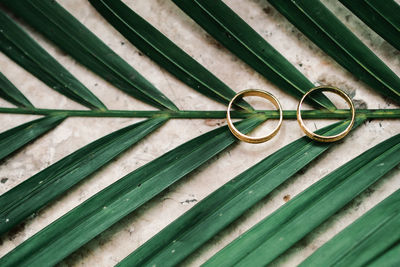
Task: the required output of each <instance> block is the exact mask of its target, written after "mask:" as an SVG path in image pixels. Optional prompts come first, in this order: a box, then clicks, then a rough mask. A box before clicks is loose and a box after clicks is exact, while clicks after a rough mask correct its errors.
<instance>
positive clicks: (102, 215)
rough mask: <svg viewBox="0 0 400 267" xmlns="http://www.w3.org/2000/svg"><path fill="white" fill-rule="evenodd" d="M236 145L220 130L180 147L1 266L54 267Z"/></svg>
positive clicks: (248, 123)
mask: <svg viewBox="0 0 400 267" xmlns="http://www.w3.org/2000/svg"><path fill="white" fill-rule="evenodd" d="M264 120H265V118H264V117H262V116H255V117H253V118H249V119H247V120H244V121H242V122H240V123H239V124H237V128H238V129H239V130H241V131H242V132H248V131H250V130H251V129H253V128H255V127H256V126H257V125H259V124H260V123H261V122H262V121H264ZM235 141H236V138H235V137H234V136H232V134H231V133H230V131H229V129H228V128H227V126H224V127H221V128H218V129H216V130H213V131H211V132H208V133H206V134H203V135H201V136H199V137H197V138H195V139H192V140H190V141H188V142H186V143H184V144H183V145H180V146H179V147H177V148H175V149H173V150H171V151H170V152H167V153H166V154H164V155H162V156H161V157H159V158H157V159H155V160H153V161H151V162H150V163H148V164H146V165H145V166H143V167H141V168H139V169H137V170H135V171H133V172H132V173H130V174H128V175H126V176H125V177H123V178H121V179H119V180H118V181H117V182H115V183H114V184H112V185H111V186H109V187H107V188H105V189H103V190H102V191H100V192H99V193H97V194H96V195H94V196H93V197H91V198H90V199H88V200H87V201H85V202H84V203H83V204H81V205H79V206H78V207H76V208H75V209H73V210H72V211H70V212H69V213H67V214H66V215H64V216H63V217H62V218H60V219H58V220H57V221H55V222H54V223H52V224H50V225H49V226H47V227H46V228H44V229H43V230H42V231H40V232H39V233H37V234H36V235H35V236H33V237H32V238H30V239H28V240H27V241H26V242H24V243H22V244H21V245H20V246H18V247H17V248H16V249H14V250H13V251H11V252H10V253H9V254H7V255H6V256H4V257H3V258H1V259H0V265H1V266H15V265H29V266H51V265H53V264H55V263H57V262H58V261H60V260H61V259H63V258H64V257H66V256H67V255H69V254H70V253H72V252H73V251H74V250H76V249H77V248H79V247H80V246H82V245H84V244H85V243H86V242H88V241H89V240H91V239H92V238H94V237H95V236H96V235H98V234H99V233H101V232H102V231H104V230H106V229H107V228H108V227H110V226H111V225H113V224H114V223H115V222H117V221H118V220H120V219H122V218H123V217H125V216H126V215H128V214H129V213H130V212H132V211H134V210H135V209H137V208H138V207H140V206H141V205H143V204H144V203H145V202H146V201H148V200H150V199H151V198H153V197H154V196H155V195H157V194H159V193H160V192H161V191H163V190H164V189H165V188H167V187H168V186H170V185H171V184H173V183H174V182H176V181H178V180H179V179H181V178H183V177H184V176H185V175H186V174H188V173H189V172H191V171H193V170H194V169H196V168H197V167H199V166H200V165H202V164H203V163H204V162H206V161H207V160H209V159H210V158H212V157H213V156H215V155H216V154H217V153H219V152H221V151H222V150H224V149H225V148H227V147H228V146H230V145H231V144H232V143H234V142H235ZM61 247H62V248H63V249H60V248H61Z"/></svg>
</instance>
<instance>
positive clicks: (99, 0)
mask: <svg viewBox="0 0 400 267" xmlns="http://www.w3.org/2000/svg"><path fill="white" fill-rule="evenodd" d="M89 2H90V3H91V4H92V6H94V7H95V8H96V10H97V11H98V12H99V13H100V14H101V15H102V16H103V17H104V18H105V19H106V20H107V21H108V22H109V23H110V24H111V25H113V26H114V28H115V29H117V30H118V31H119V32H120V33H121V34H122V35H123V36H124V37H125V38H127V39H128V40H129V41H130V42H131V43H132V44H133V45H134V46H136V47H137V48H138V49H140V50H141V51H142V52H143V53H144V54H146V55H147V56H148V57H150V58H151V59H152V60H154V61H155V62H156V63H157V64H159V65H160V66H162V67H164V69H165V70H167V71H168V72H170V73H171V74H173V75H175V76H176V77H177V78H178V79H179V80H181V81H182V82H184V83H185V84H187V85H188V86H189V87H191V88H193V89H195V90H197V91H199V92H200V93H202V94H204V95H206V96H208V97H210V98H211V99H214V100H216V101H219V102H221V103H224V104H228V103H229V101H230V100H231V99H232V98H233V97H234V96H235V94H236V93H235V91H233V90H232V89H231V88H229V87H228V86H227V85H226V84H225V83H223V82H222V81H221V80H219V79H218V78H217V77H216V76H214V75H213V74H212V73H211V72H210V71H208V70H207V69H206V68H204V67H203V66H202V65H201V64H200V63H198V62H197V61H196V60H194V59H193V58H192V57H190V56H189V55H188V54H187V53H186V52H184V51H183V50H182V49H180V48H179V47H178V46H177V45H175V44H174V43H173V42H172V41H171V40H169V39H168V38H167V37H166V36H165V35H163V34H162V33H161V32H160V31H158V30H157V29H156V28H154V27H153V26H152V25H151V24H150V23H148V22H146V21H145V20H144V19H143V18H141V17H140V16H139V15H138V14H136V13H135V12H134V11H133V10H131V9H130V8H129V7H128V6H126V5H125V4H124V3H123V2H122V1H108V0H90V1H89ZM240 107H242V108H244V109H251V107H250V106H249V105H248V104H246V103H243V102H242V103H241V105H240Z"/></svg>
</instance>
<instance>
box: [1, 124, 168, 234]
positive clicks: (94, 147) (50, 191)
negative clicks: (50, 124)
mask: <svg viewBox="0 0 400 267" xmlns="http://www.w3.org/2000/svg"><path fill="white" fill-rule="evenodd" d="M166 120H167V118H166V117H158V118H154V119H149V120H146V121H144V122H139V123H136V124H133V125H131V126H128V127H125V128H123V129H121V130H118V131H115V132H113V133H111V134H109V135H107V136H104V137H102V138H100V139H98V140H96V141H94V142H92V143H90V144H88V145H86V146H85V147H83V148H81V149H79V150H78V151H76V152H74V153H72V154H70V155H68V156H66V157H65V158H63V159H61V160H59V161H58V162H56V163H54V164H53V165H51V166H49V167H47V168H46V169H44V170H43V171H41V172H39V173H38V174H36V175H34V176H32V177H31V178H29V179H27V180H25V181H24V182H22V183H21V184H19V185H17V186H15V187H13V188H12V189H11V190H9V191H7V192H6V193H4V194H3V195H1V196H0V234H2V233H4V232H6V231H7V230H9V229H11V228H12V227H13V226H15V225H16V224H18V223H20V222H21V221H22V220H24V219H25V218H26V217H28V216H29V215H31V214H32V213H34V212H36V211H37V210H38V209H40V208H41V207H43V206H44V205H46V204H47V203H48V202H50V201H51V200H53V199H55V198H56V197H58V196H59V195H61V194H62V193H64V192H65V191H66V190H68V189H69V188H71V187H72V186H73V185H75V184H76V183H78V182H79V181H82V180H83V179H84V178H86V177H87V176H89V175H90V174H92V173H93V172H95V171H96V170H97V169H99V168H100V167H102V166H103V165H105V164H106V163H107V162H109V161H110V160H112V159H113V158H115V157H116V156H118V155H119V154H121V153H122V152H123V151H125V150H127V149H128V148H129V147H131V146H132V145H133V144H134V143H137V142H138V141H140V140H141V139H142V138H143V137H145V136H146V135H147V134H149V133H151V132H152V131H154V130H155V129H157V128H159V127H160V126H161V125H162V124H164V123H165V121H166Z"/></svg>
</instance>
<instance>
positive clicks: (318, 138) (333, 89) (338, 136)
mask: <svg viewBox="0 0 400 267" xmlns="http://www.w3.org/2000/svg"><path fill="white" fill-rule="evenodd" d="M314 91H327V92H331V93H334V94H337V95H339V96H341V97H342V98H343V99H344V100H346V102H347V104H349V107H350V110H351V121H350V124H349V125H348V126H347V128H346V129H345V130H344V131H343V132H341V133H339V134H336V135H331V136H323V135H319V134H316V133H314V132H312V131H310V130H309V129H308V128H307V127H306V125H305V124H304V122H303V119H302V118H301V105H302V104H303V101H304V99H305V98H306V97H307V96H308V95H309V94H311V93H312V92H314ZM296 115H297V121H298V122H299V125H300V128H301V129H302V130H303V132H304V133H305V134H306V135H307V136H308V137H310V138H311V139H313V140H316V141H319V142H335V141H338V140H340V139H342V138H343V137H345V136H346V135H347V134H348V133H349V132H350V130H351V128H352V127H353V125H354V120H355V117H356V111H355V108H354V104H353V101H352V100H351V99H350V97H349V96H348V95H347V94H346V93H345V92H343V91H342V90H340V89H339V88H336V87H331V86H318V87H315V88H312V89H311V90H310V91H308V92H307V93H306V94H305V95H304V96H303V97H302V98H301V100H300V102H299V105H298V106H297V113H296Z"/></svg>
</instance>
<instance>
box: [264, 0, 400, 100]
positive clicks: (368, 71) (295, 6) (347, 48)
mask: <svg viewBox="0 0 400 267" xmlns="http://www.w3.org/2000/svg"><path fill="white" fill-rule="evenodd" d="M268 2H270V3H271V4H272V5H273V6H274V7H275V8H276V9H277V10H278V11H279V12H280V13H281V14H282V15H284V16H285V17H286V18H287V19H288V20H289V21H290V22H291V23H293V25H295V26H296V27H297V28H298V29H299V30H300V31H302V32H303V33H304V34H305V35H306V36H307V37H308V38H309V39H310V40H311V41H313V42H314V43H315V44H316V45H318V46H319V47H320V48H321V49H322V50H323V51H324V52H325V53H327V54H328V55H329V56H331V57H332V58H333V59H335V60H336V61H337V62H338V63H339V64H340V65H342V66H343V67H344V68H345V69H347V70H348V71H349V72H351V73H352V74H353V75H355V76H356V77H357V78H359V79H360V80H362V81H363V82H365V83H366V84H368V85H369V86H371V87H372V88H373V89H375V90H376V91H377V92H379V93H381V94H383V95H385V96H387V97H390V98H392V99H393V100H395V101H396V102H397V103H400V78H399V77H398V76H397V75H396V74H394V73H393V72H392V71H391V70H390V69H389V68H388V67H387V66H386V65H385V64H384V63H383V62H382V61H381V60H380V59H379V58H378V57H377V56H376V55H375V54H374V53H373V52H372V51H371V50H370V49H369V48H368V47H367V46H365V45H364V44H363V43H362V42H361V41H360V40H359V39H358V38H357V37H356V36H355V35H354V34H353V33H352V32H351V31H350V30H349V29H347V28H346V26H344V25H343V23H341V22H340V21H339V19H337V18H336V17H335V16H334V15H333V14H332V13H331V12H330V11H329V10H328V9H327V8H326V7H325V6H324V5H323V4H322V3H321V2H320V1H319V0H299V1H294V0H288V1H280V0H268Z"/></svg>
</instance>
